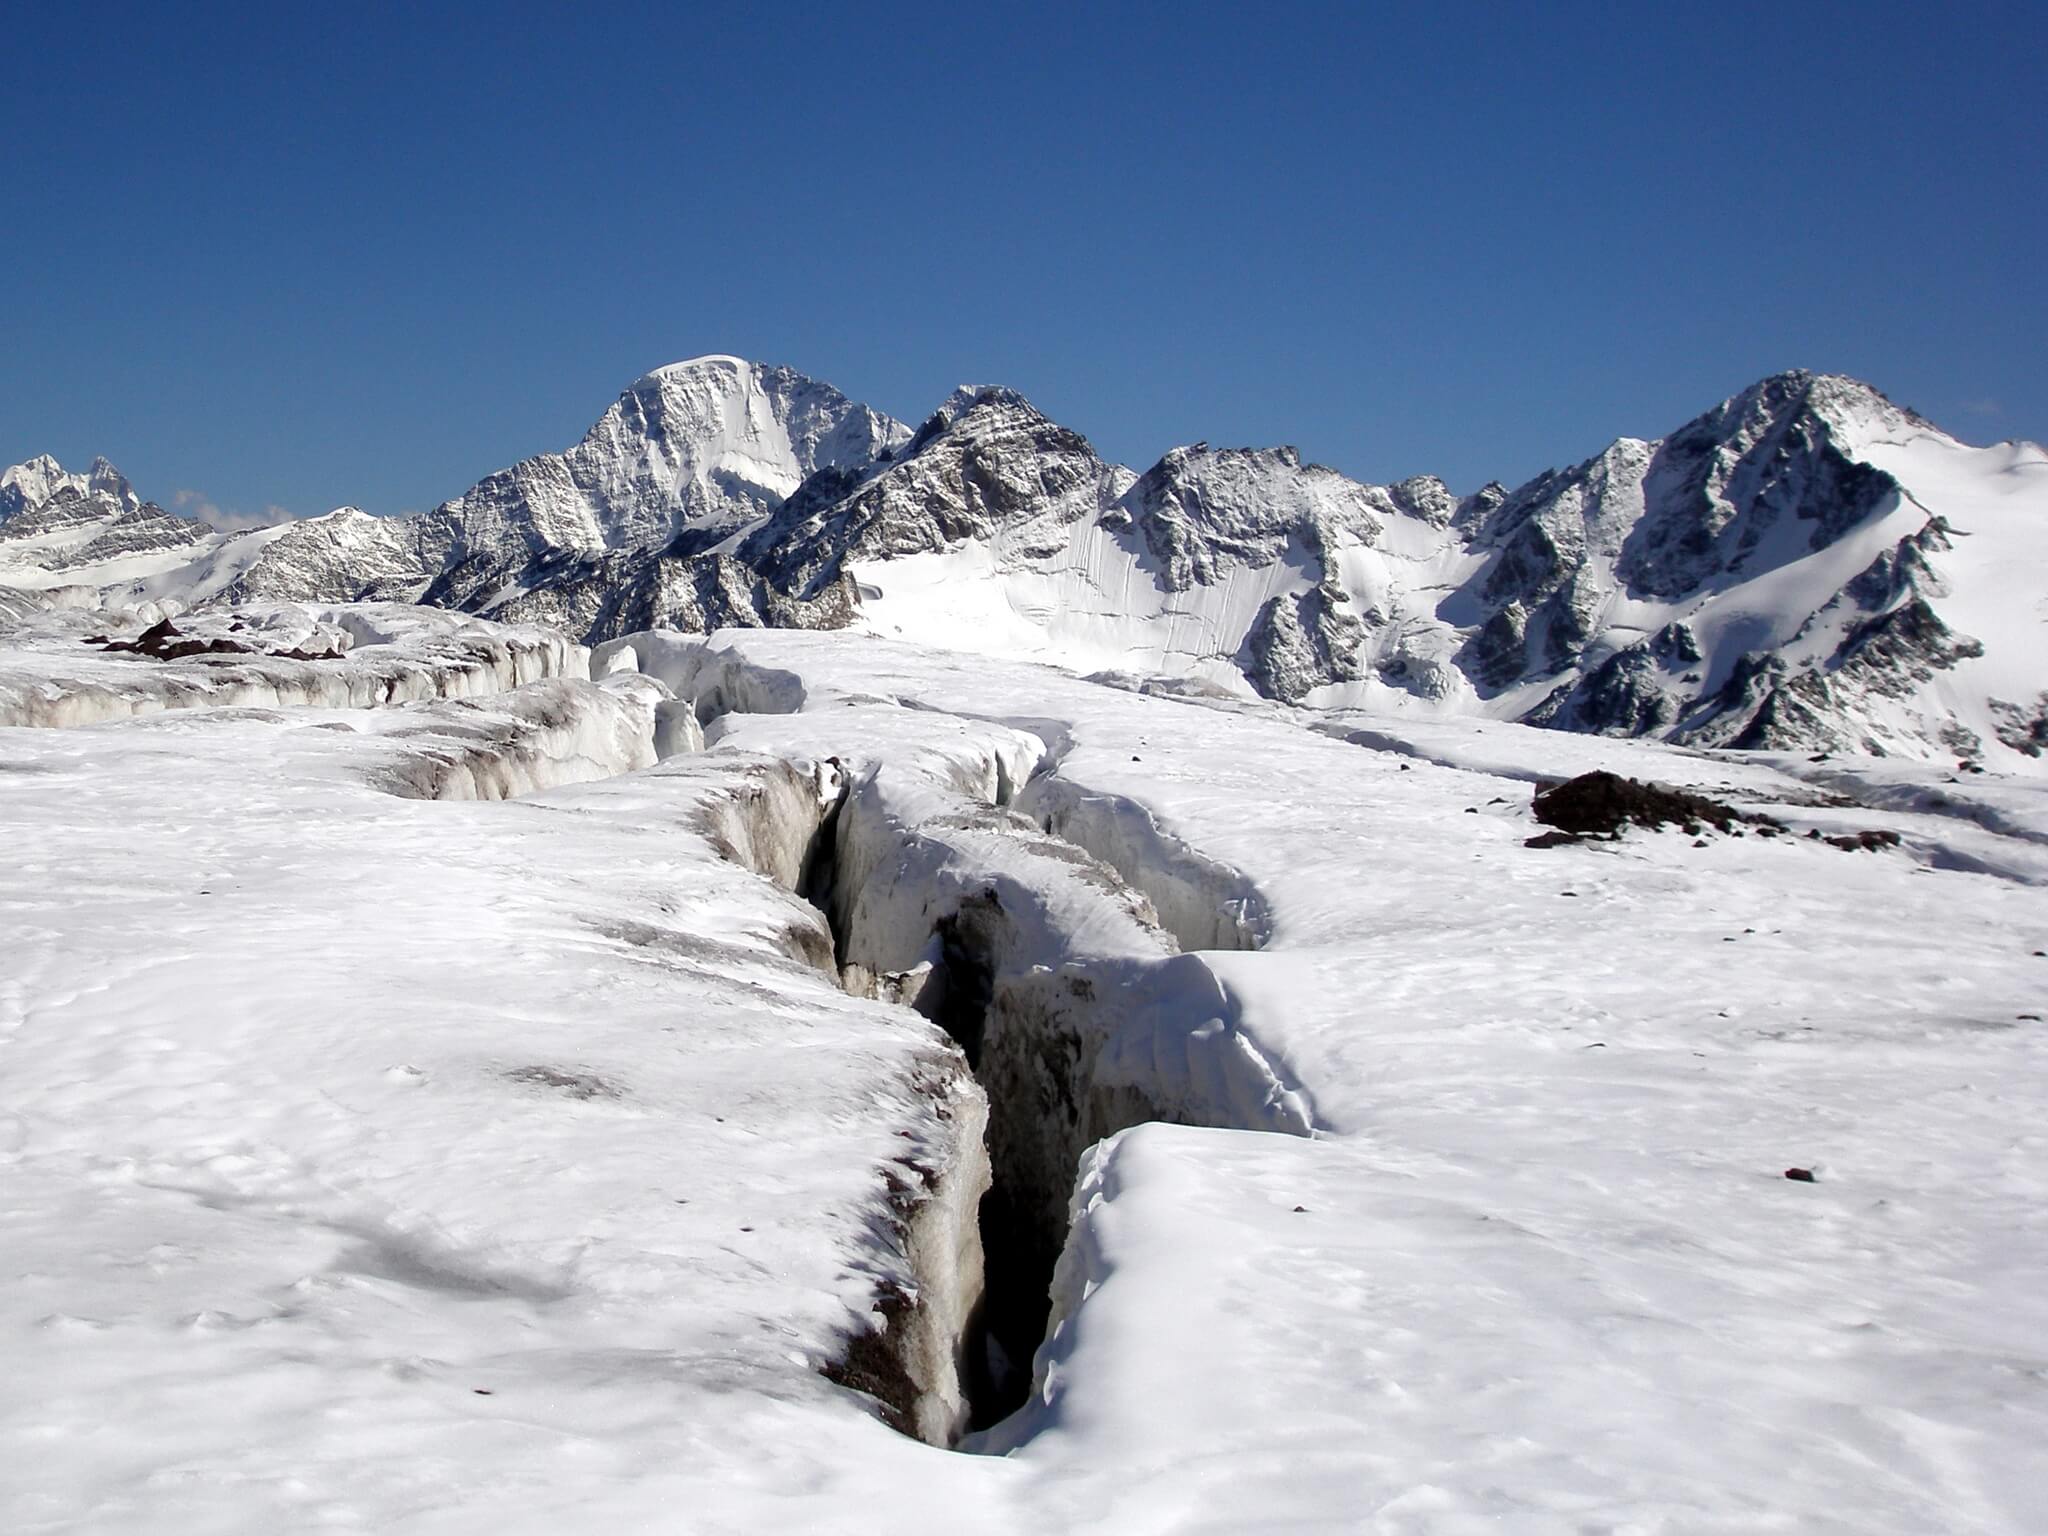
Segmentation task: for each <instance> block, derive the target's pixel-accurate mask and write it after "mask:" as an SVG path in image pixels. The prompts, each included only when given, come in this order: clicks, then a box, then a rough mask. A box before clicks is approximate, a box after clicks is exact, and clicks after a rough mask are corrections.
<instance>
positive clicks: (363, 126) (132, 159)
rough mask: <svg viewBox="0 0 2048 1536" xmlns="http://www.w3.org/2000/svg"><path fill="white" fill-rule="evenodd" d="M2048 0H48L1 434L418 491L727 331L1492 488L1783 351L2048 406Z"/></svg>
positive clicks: (1949, 392)
mask: <svg viewBox="0 0 2048 1536" xmlns="http://www.w3.org/2000/svg"><path fill="white" fill-rule="evenodd" d="M2044 15H2048V7H2043V6H2041V5H2039V4H2038V0H2036V3H2034V4H2028V5H2021V4H2013V5H1970V4H1963V5H1957V6H1949V7H1942V6H1933V5H1928V4H1925V3H1919V4H1913V5H1905V4H1891V3H1871V4H1864V5H1853V6H1851V5H1833V4H1825V3H1807V4H1800V5H1786V4H1780V3H1773V4H1768V5H1748V4H1719V5H1686V6H1672V7H1665V6H1648V5H1611V6H1610V5H1591V4H1578V5H1554V6H1526V7H1524V6H1505V5H1503V6H1498V7H1495V6H1459V5H1449V4H1445V5H1422V4H1416V5H1412V6H1409V5H1404V6H1377V5H1366V4H1360V5H1345V6H1339V5H1328V6H1304V7H1295V6H1287V5H1262V6H1258V7H1251V6H1246V7H1242V8H1236V7H1230V8H1226V7H1221V6H1217V7H1209V8H1204V7H1199V6H1193V5H1179V6H1166V5H1161V6H1157V7H1150V6H1135V5H1115V4H1110V5H1102V6H1087V7H1082V6H1075V7H1072V8H1070V9H1067V8H1061V9H1053V8H1039V7H1035V6H1028V5H1021V4H1012V5H1003V6H946V7H905V8H900V9H899V8H895V7H890V6H878V5H871V6H866V7H858V8H854V7H836V6H834V7H817V8H809V7H803V6H795V5H774V6H768V5H762V6H753V5H741V4H730V3H728V4H721V5H718V6H715V7H714V6H704V7H695V6H689V5H681V4H668V5H646V6H641V5H635V6H618V7H605V8H597V7H568V6H561V7H557V6H536V7H532V8H527V9H520V8H514V7H504V8H499V7H492V8H490V9H489V10H486V9H485V8H483V7H476V8H465V7H433V6H413V5H407V6H382V5H373V4H365V5H354V6H347V7H343V6H318V7H315V6H310V5H309V6H298V5H291V6H276V7H273V6H264V7H260V8H256V7H252V8H248V9H235V10H232V11H231V10H225V9H221V10H209V9H202V8H200V7H196V6H194V7H187V6H183V5H180V6H160V5H149V6H127V5H120V4H110V5H96V6H93V7H90V8H87V7H66V6H58V5H44V4H23V3H14V0H8V3H6V4H5V6H4V10H0V19H4V21H5V26H4V28H0V47H4V49H5V52H6V69H5V82H6V83H5V85H4V87H0V193H4V195H5V203H4V206H5V208H6V210H7V215H8V227H7V233H6V237H5V240H4V243H0V463H11V462H13V461H15V460H17V459H20V458H24V457H26V456H28V455H30V454H33V453H37V452H44V451H48V452H52V453H55V454H56V455H58V456H59V457H60V458H62V459H63V460H65V461H66V462H67V463H83V462H84V461H85V460H87V459H89V458H90V457H91V456H92V455H93V454H95V453H105V454H106V455H108V456H109V457H110V458H112V459H113V460H114V461H115V462H116V463H117V464H119V465H121V466H122V468H123V469H125V470H126V471H127V472H128V473H129V474H130V475H131V476H132V477H133V478H134V479H135V480H136V481H137V482H138V484H139V486H140V488H141V489H142V490H143V492H144V493H145V494H147V495H151V496H154V497H156V498H158V499H160V500H166V501H167V500H169V499H170V497H171V496H172V494H173V492H175V491H178V490H186V491H193V492H198V493H200V494H202V495H203V496H204V497H205V498H207V499H209V500H211V501H213V502H215V503H217V504H219V505H221V506H223V507H227V508H230V509H235V510H239V511H242V512H254V511H258V510H260V509H262V508H263V507H265V506H267V505H271V504H277V505H281V506H283V507H284V508H287V509H289V510H290V511H292V512H295V513H311V512H317V511H323V510H325V509H327V508H329V507H331V506H334V505H337V504H340V503H344V502H354V503H357V504H360V505H362V506H365V507H367V508H369V509H370V510H372V511H378V512H393V511H399V510H403V509H406V508H413V507H422V506H430V505H432V504H433V503H435V502H436V501H439V500H440V499H442V498H444V497H446V496H450V495H453V494H455V493H456V492H458V491H460V490H462V489H464V488H465V487H467V486H468V485H469V484H470V483H471V482H473V481H475V480H476V479H478V478H479V477H481V476H482V475H484V474H485V473H487V472H489V471H490V470H492V469H495V468H498V467H500V466H502V465H505V464H507V463H510V462H512V461H513V460H515V459H517V458H520V457H522V456H524V455H526V454H529V453H534V452H539V451H542V450H545V449H551V448H560V447H563V446H566V445H567V444H568V443H570V442H573V441H574V440H575V439H576V438H577V437H579V436H580V435H581V434H582V432H583V431H584V429H585V428H586V427H587V426H588V425H589V423H590V422H591V421H593V420H594V419H595V418H596V417H597V416H598V415H599V413H600V412H602V411H603V409H604V408H605V406H606V405H607V404H609V403H610V401H611V400H612V399H613V398H614V397H615V396H616V395H617V393H618V392H619V391H620V390H621V389H622V388H624V387H625V386H626V385H627V384H628V383H630V382H631V381H632V380H633V379H634V378H635V377H636V376H637V375H638V374H640V373H642V372H643V371H645V370H646V369H648V368H650V367H652V366H655V365H658V364H660V363H663V362H668V361H673V360H675V359H677V358H682V357H688V356H692V355H695V354H698V353H704V352H737V353H740V354H743V355H746V356H750V357H755V358H761V359H766V360H771V361H778V362H787V363H790V364H793V365H794V366H796V367H798V368H800V369H802V370H803V371H805V372H807V373H811V374H814V375H816V376H818V377H821V378H825V379H829V380H831V381H832V382H834V383H835V384H837V385H839V386H840V387H841V388H842V389H844V390H846V392H847V393H849V394H851V395H853V396H854V397H856V398H858V399H863V400H866V401H868V402H870V403H871V404H873V405H875V406H877V407H879V408H881V409H883V410H886V411H889V412H892V413H893V414H895V415H898V416H902V417H904V418H906V419H909V420H912V421H915V420H918V419H920V418H921V417H922V416H923V415H924V414H925V413H927V412H928V411H929V410H930V409H931V408H932V407H933V406H934V405H935V404H937V403H938V401H939V400H941V399H942V398H943V397H944V396H945V395H946V394H947V392H948V391H949V390H950V389H951V388H952V387H953V386H954V385H955V384H957V383H960V382H963V381H972V382H983V383H1005V384H1009V385H1012V386H1014V387H1016V388H1018V389H1021V390H1023V391H1024V392H1025V393H1026V394H1028V395H1030V396H1031V397H1032V398H1033V399H1034V400H1035V401H1036V402H1037V403H1038V404H1039V405H1040V407H1041V408H1043V409H1044V410H1046V411H1047V412H1048V413H1050V414H1052V415H1054V416H1056V417H1057V418H1059V419H1060V420H1062V421H1064V422H1066V423H1067V424H1069V425H1071V426H1073V427H1075V428H1077V429H1079V430H1080V431H1082V432H1084V433H1086V434H1088V435H1089V436H1090V437H1091V438H1093V439H1094V441H1095V443H1096V445H1097V446H1098V448H1100V449H1101V450H1102V451H1103V452H1104V453H1105V454H1106V455H1108V456H1110V457H1114V458H1118V459H1121V460H1124V461H1126V462H1128V463H1131V464H1133V465H1136V466H1138V467H1141V468H1142V467H1143V466H1144V465H1146V464H1149V463H1150V462H1151V461H1152V460H1153V459H1154V458H1156V457H1157V455H1158V454H1159V453H1160V452H1162V451H1163V450H1164V449H1166V448H1167V447H1169V446H1171V445H1173V444H1175V443H1180V442H1188V441H1193V440H1195V439H1197V438H1207V439H1209V440H1210V441H1212V442H1216V443H1219V444H1224V443H1228V444H1242V443H1251V444H1269V443H1280V442H1288V443H1294V444H1296V445H1298V446H1299V447H1300V448H1301V449H1302V451H1303V452H1304V453H1306V454H1307V455H1308V456H1310V457H1311V458H1314V459H1319V460H1321V461H1323V462H1325V463H1329V464H1333V465H1335V466H1337V467H1338V468H1340V469H1342V470H1344V471H1346V472H1347V473H1350V474H1353V475H1357V476H1359V477H1361V478H1366V479H1374V480H1386V479H1392V478H1396V477H1399V476H1402V475H1407V474H1411V473H1416V472H1420V471H1425V470H1428V471H1434V472H1436V473H1439V474H1442V475H1443V476H1444V477H1445V478H1447V479H1448V480H1450V481H1451V482H1452V483H1453V485H1455V486H1457V487H1458V488H1460V489H1468V488H1470V487H1472V486H1474V485H1476V484H1477V483H1479V482H1480V481H1482V480H1484V479H1487V478H1489V477H1495V476H1498V477H1500V478H1503V479H1507V480H1510V481H1513V480H1519V479H1521V478H1523V477H1525V476H1527V475H1529V474H1532V473H1534V472H1535V471H1537V470H1540V469H1542V468H1544V467H1546V466H1548V465H1551V464H1557V463H1565V462H1569V461H1571V460H1574V459H1577V458H1579V457H1582V456H1584V455H1587V454H1590V453H1593V452H1595V451H1597V450H1598V449H1599V448H1600V447H1601V446H1603V445H1604V444H1605V443H1606V442H1607V441H1608V440H1609V439H1611V438H1612V437H1614V436H1616V435H1618V434H1622V433H1632V434H1636V435H1655V434H1658V433H1661V432H1664V431H1666V430H1668V429H1670V428H1672V427H1674V426H1676V425H1678V424H1679V423H1680V422H1682V421H1683V420H1685V419H1686V418H1687V417H1689V416H1691V415H1692V414H1694V413H1695V412H1697V411H1698V410H1700V409H1703V408H1704V407H1706V406H1708V405H1710V404H1711V403H1713V402H1714V401H1715V400H1717V399H1719V398H1720V397H1722V396H1723V395H1726V394H1729V393H1731V392H1733V391H1734V390H1736V389H1738V388H1740V387H1741V386H1743V385H1744V384H1746V383H1749V382H1750V381H1752V380H1754V379H1755V378H1757V377H1759V376H1761V375H1763V374H1765V373H1768V372H1771V371H1774V370H1777V369H1780V368H1785V367H1802V366H1803V367H1813V368H1821V369H1829V370H1836V371H1842V372H1847V373H1853V374H1856V375H1859V376H1861V377H1864V378H1867V379H1869V380H1870V381H1872V382H1873V383H1875V384H1877V385H1878V386H1879V387H1881V388H1883V389H1884V390H1885V391H1886V392H1887V393H1889V394H1890V395H1891V396H1892V397H1893V398H1894V399H1895V400H1898V401H1900V402H1901V403H1903V404H1907V405H1911V406H1914V407H1916V408H1917V409H1919V410H1921V411H1923V412H1925V413H1926V414H1928V415H1931V416H1932V417H1934V418H1935V419H1936V420H1938V421H1940V422H1942V423H1943V424H1944V425H1947V426H1948V427H1949V428H1950V429H1951V430H1953V431H1956V432H1957V433H1959V434H1960V435H1962V436H1965V437H1967V438H1970V439H1972V440H1977V441H1989V440H1993V439H1997V438H2002V437H2008V436H2026V437H2034V438H2048V368H2044V360H2048V301H2044V295H2043V274H2044V272H2048V175H2044V169H2048V154H2044V151H2048V130H2044V114H2048V108H2044V105H2043V103H2044V101H2048V77H2044V75H2043V73H2042V70H2043V61H2044V59H2048V21H2044Z"/></svg>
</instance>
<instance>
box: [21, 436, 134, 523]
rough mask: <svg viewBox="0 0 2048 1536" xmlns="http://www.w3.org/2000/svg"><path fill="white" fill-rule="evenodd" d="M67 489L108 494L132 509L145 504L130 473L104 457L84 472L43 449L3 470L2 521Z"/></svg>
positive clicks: (91, 493) (90, 493)
mask: <svg viewBox="0 0 2048 1536" xmlns="http://www.w3.org/2000/svg"><path fill="white" fill-rule="evenodd" d="M65 491H70V492H72V493H73V494H75V495H79V496H106V497H109V498H111V499H112V500H113V501H114V502H116V503H118V504H119V505H120V506H122V507H125V508H127V509H128V510H130V511H133V510H135V509H136V508H138V507H140V506H141V505H142V498H141V497H139V496H137V495H136V494H135V487H134V486H132V485H130V484H129V483H128V480H127V477H125V476H124V475H123V474H122V473H121V472H120V471H119V470H118V469H116V468H114V466H113V465H112V464H109V463H108V462H107V461H106V460H105V459H104V458H96V459H94V460H93V461H92V468H90V469H89V470H87V471H86V472H85V473H84V474H73V473H70V472H68V471H66V470H65V468H64V466H63V465H61V464H59V463H58V462H57V461H56V460H55V459H53V458H52V457H50V455H49V454H47V453H43V454H38V455H36V457H34V458H32V459H28V460H26V461H24V462H23V463H20V464H15V465H13V466H11V467H9V468H7V469H5V470H0V521H4V520H6V519H7V518H10V517H12V516H14V515H15V514H16V513H18V512H21V511H24V510H26V509H28V508H30V507H38V506H41V505H42V504H43V503H45V502H48V501H50V500H52V499H54V498H55V497H56V496H58V495H59V494H61V493H62V492H65Z"/></svg>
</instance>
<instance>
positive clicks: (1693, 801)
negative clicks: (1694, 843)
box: [1531, 769, 1776, 846]
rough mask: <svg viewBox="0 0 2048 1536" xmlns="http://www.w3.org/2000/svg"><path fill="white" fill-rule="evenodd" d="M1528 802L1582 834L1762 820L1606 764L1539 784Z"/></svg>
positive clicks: (1728, 826)
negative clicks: (1614, 770) (1625, 774)
mask: <svg viewBox="0 0 2048 1536" xmlns="http://www.w3.org/2000/svg"><path fill="white" fill-rule="evenodd" d="M1531 808H1532V810H1533V811H1534V813H1535V816H1536V819H1537V820H1538V821H1540V822H1543V823H1544V824H1545V825H1547V826H1552V827H1556V828H1557V829H1558V830H1559V831H1561V832H1566V833H1571V834H1574V835H1576V836H1581V837H1584V836H1604V835H1607V834H1610V833H1615V832H1619V831H1620V830H1621V829H1622V828H1623V827H1626V826H1631V825H1633V826H1638V827H1649V828H1655V827H1666V826H1683V825H1685V824H1686V823H1693V824H1694V825H1698V824H1701V823H1704V824H1706V825H1708V826H1712V827H1717V828H1719V829H1720V830H1721V831H1723V832H1733V831H1735V830H1736V828H1737V826H1738V824H1739V823H1742V822H1745V821H1761V820H1763V818H1759V817H1754V816H1745V815H1744V814H1743V813H1742V812H1740V811H1738V810H1736V809H1735V808H1734V807H1733V806H1728V805H1723V804H1722V803H1721V802H1720V801H1718V800H1710V799H1708V798H1707V797H1706V796H1705V795H1696V794H1693V793H1691V792H1690V791H1688V790H1683V789H1670V788H1667V787H1665V786H1664V785H1661V784H1645V783H1643V782H1642V781H1641V780H1640V779H1625V778H1623V777H1622V776H1621V775H1620V774H1616V773H1609V772H1607V771H1606V770H1605V769H1596V770H1595V771H1594V772H1592V773H1582V774H1580V775H1579V776H1578V777H1577V778H1575V779H1567V780H1565V782H1564V783H1562V784H1553V785H1550V786H1548V787H1546V788H1542V789H1539V790H1538V791H1537V792H1536V797H1535V800H1534V801H1533V802H1532V807H1531ZM1771 825H1773V826H1775V825H1776V823H1771ZM1545 846H1548V845H1545Z"/></svg>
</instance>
